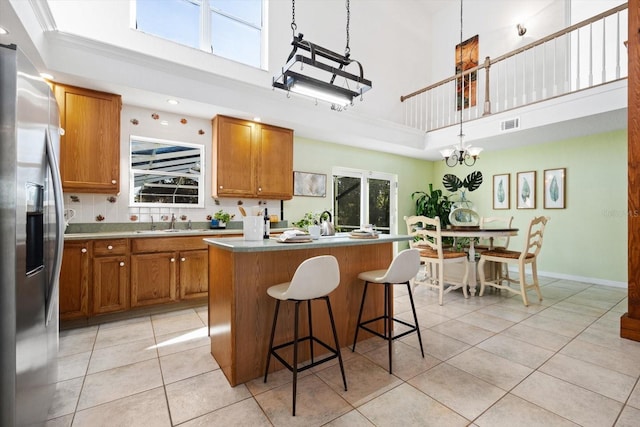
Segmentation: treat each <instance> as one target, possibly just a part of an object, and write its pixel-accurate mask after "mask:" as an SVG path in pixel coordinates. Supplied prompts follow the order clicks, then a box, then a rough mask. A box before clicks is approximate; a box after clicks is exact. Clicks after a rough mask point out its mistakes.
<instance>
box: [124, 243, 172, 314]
mask: <svg viewBox="0 0 640 427" xmlns="http://www.w3.org/2000/svg"><path fill="white" fill-rule="evenodd" d="M177 255H178V254H177V253H175V252H161V253H155V254H137V255H131V307H140V306H145V305H152V304H161V303H168V302H175V301H177V298H176V288H177V286H176V282H177V272H176V262H177V260H176V258H177Z"/></svg>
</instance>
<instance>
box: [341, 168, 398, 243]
mask: <svg viewBox="0 0 640 427" xmlns="http://www.w3.org/2000/svg"><path fill="white" fill-rule="evenodd" d="M396 183H397V178H396V176H395V175H391V174H386V173H381V172H371V171H361V170H354V169H343V168H336V169H334V171H333V197H334V199H333V212H334V223H335V225H336V227H339V229H340V231H351V230H356V229H358V228H360V227H361V226H362V225H365V224H372V225H375V226H376V228H377V229H378V230H379V231H381V232H382V233H391V231H394V232H395V231H396V228H397V221H396V210H397V192H396Z"/></svg>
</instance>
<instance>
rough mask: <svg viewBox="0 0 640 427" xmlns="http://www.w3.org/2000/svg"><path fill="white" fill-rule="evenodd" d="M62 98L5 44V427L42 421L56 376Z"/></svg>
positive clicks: (0, 241) (1, 386)
mask: <svg viewBox="0 0 640 427" xmlns="http://www.w3.org/2000/svg"><path fill="white" fill-rule="evenodd" d="M59 123H60V122H59V115H58V106H57V104H56V100H55V98H54V96H53V94H52V92H51V89H50V88H49V86H48V85H47V83H46V82H45V81H44V80H43V79H42V78H41V77H40V76H39V73H38V72H37V71H36V69H35V68H34V67H33V66H32V65H31V63H30V62H29V61H28V60H27V58H26V57H25V56H24V55H23V54H22V53H21V51H20V50H19V49H18V48H17V47H16V46H15V45H9V46H6V45H1V44H0V426H2V427H10V426H31V425H41V424H44V422H45V421H46V419H47V413H48V411H49V408H50V406H51V403H52V402H53V395H54V391H55V383H56V379H57V372H56V371H57V362H56V360H57V352H58V276H59V274H60V265H61V261H62V247H63V233H64V218H63V206H62V203H63V202H62V200H63V199H62V187H61V183H60V173H59V168H58V165H57V157H58V153H59V146H60V134H59V131H60V128H59Z"/></svg>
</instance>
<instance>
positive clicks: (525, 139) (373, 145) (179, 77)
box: [0, 0, 626, 160]
mask: <svg viewBox="0 0 640 427" xmlns="http://www.w3.org/2000/svg"><path fill="white" fill-rule="evenodd" d="M447 3H449V4H450V1H445V0H442V1H426V2H421V3H419V6H420V7H424V8H425V13H427V14H432V13H435V12H437V11H438V10H441V9H442V8H444V7H445V6H446V4H447ZM43 4H44V5H45V6H46V2H45V3H41V2H35V1H34V2H26V1H23V0H11V2H9V1H6V0H4V1H0V26H3V27H5V28H7V29H8V30H9V31H10V33H9V35H7V36H0V43H4V44H8V43H15V44H17V45H18V46H20V48H21V49H22V50H24V51H25V53H26V54H27V55H28V56H29V57H30V58H31V60H32V61H33V62H34V63H35V65H36V67H37V68H39V69H40V70H42V71H53V72H54V73H55V77H56V80H58V81H61V82H64V83H67V84H74V85H77V86H82V87H87V88H92V89H96V90H102V91H108V92H112V93H119V94H121V95H122V97H123V102H124V103H125V104H128V105H133V106H139V107H145V108H149V109H154V110H161V109H164V110H165V111H169V112H176V113H180V114H183V115H188V116H193V117H200V118H207V119H209V118H212V117H213V116H215V115H216V114H227V115H233V116H236V117H243V118H247V119H252V118H253V117H254V116H256V115H259V116H260V117H262V119H263V120H264V121H265V122H268V123H272V124H275V125H280V126H284V127H289V128H292V129H294V130H295V132H296V135H297V136H301V137H306V138H311V139H317V140H323V141H328V142H333V143H339V144H346V145H351V146H356V147H360V148H366V149H372V150H378V151H383V152H389V153H394V154H399V155H404V156H410V157H415V158H423V159H430V160H435V159H437V158H438V157H439V154H438V149H440V148H442V146H446V145H447V144H448V143H449V141H455V139H456V138H455V135H457V132H455V133H452V132H454V129H443V130H440V131H437V132H430V133H429V134H428V135H425V134H424V133H423V132H421V131H418V130H415V129H411V128H408V127H405V126H402V125H400V124H398V123H396V122H394V121H391V120H387V119H385V118H384V117H374V116H372V115H366V114H363V113H362V111H361V110H363V109H362V108H360V109H359V108H358V105H356V107H355V108H352V109H350V110H348V111H345V112H335V111H331V110H330V109H329V107H328V106H327V105H326V104H319V105H317V106H316V105H313V103H312V102H310V101H308V100H294V99H287V97H286V94H285V93H281V92H280V91H277V92H276V91H273V90H271V88H270V87H264V86H256V85H252V84H248V83H245V82H241V81H239V80H235V79H231V78H227V77H222V76H220V75H215V74H212V73H207V72H204V71H202V70H200V69H197V68H194V67H190V66H188V65H185V64H182V63H175V62H171V61H166V60H162V59H158V58H155V57H152V56H149V55H144V54H140V53H138V52H133V51H128V50H126V49H122V48H119V47H115V46H113V45H109V44H105V43H102V42H99V41H95V40H89V39H86V38H80V37H77V36H73V35H70V34H65V33H61V32H56V31H53V32H45V31H43V30H42V27H43V25H44V26H45V27H46V25H47V22H49V23H50V22H52V17H51V16H48V17H47V16H43V15H46V14H47V11H48V8H47V7H42V5H43ZM412 4H418V2H414V3H412ZM12 5H13V6H14V7H15V9H14V7H12ZM38 5H40V6H41V7H38ZM16 10H17V11H18V13H16ZM18 16H20V18H18ZM34 28H36V29H38V31H35V34H34V30H33V29H34ZM390 78H392V76H390ZM375 88H376V81H374V89H372V92H373V91H374V90H375ZM617 91H618V92H616V96H617V97H618V98H615V97H614V99H615V100H616V101H615V102H614V103H613V104H614V105H611V106H608V107H607V108H606V109H605V110H600V111H584V112H582V113H580V114H581V116H578V117H575V116H573V117H572V116H571V115H567V116H565V117H563V116H562V114H561V113H562V112H563V111H564V112H567V111H572V110H571V109H567V108H558V107H556V108H558V111H559V114H560V115H558V114H546V116H547V121H549V117H550V118H551V120H552V121H551V122H549V123H541V122H539V121H537V117H538V115H539V113H540V110H541V109H542V110H544V109H545V108H546V107H545V106H544V105H543V104H537V105H536V106H533V107H529V111H528V110H527V109H522V110H521V111H518V114H519V115H520V117H523V118H524V120H523V122H524V125H525V126H524V128H523V129H524V130H523V131H521V132H520V134H519V135H518V137H517V138H515V137H514V135H513V133H511V134H509V135H506V136H505V135H500V134H499V132H496V131H495V129H496V128H495V126H494V124H495V121H496V120H500V117H498V116H496V117H491V118H489V119H488V120H486V119H481V120H477V121H476V123H471V124H469V125H467V128H466V129H467V130H466V131H465V133H467V134H471V133H473V129H474V127H476V128H477V129H478V130H477V132H476V133H477V136H476V139H477V141H476V142H475V143H474V145H481V146H484V147H485V150H486V151H490V150H492V149H503V148H505V147H514V144H519V145H523V144H532V143H538V142H547V141H553V140H558V139H562V138H565V137H571V136H578V135H581V134H584V132H585V129H589V130H591V131H593V132H591V133H597V131H601V132H602V131H607V130H613V129H620V128H624V127H626V97H623V98H624V99H623V103H622V104H620V102H619V97H620V93H622V92H621V91H626V81H625V82H624V86H623V87H619V88H617ZM400 95H401V94H397V96H398V97H399V96H400ZM168 98H176V99H178V100H179V101H180V104H179V105H177V106H171V105H169V104H167V103H166V100H167V99H168ZM372 98H373V97H372ZM357 102H359V101H357ZM362 102H364V103H366V102H371V101H370V99H369V97H367V96H366V95H365V99H364V100H363V101H362ZM554 103H555V105H557V104H558V103H559V101H558V100H556V101H554ZM595 104H596V105H601V104H602V103H598V102H596V103H595ZM577 105H581V103H579V102H578V103H577ZM551 107H552V108H553V106H551ZM579 110H580V108H578V110H576V111H579ZM528 114H530V117H531V120H527V117H528V116H527V115H528ZM590 116H593V118H590ZM507 118H508V117H507ZM483 123H484V124H483ZM483 127H484V129H483ZM507 140H508V142H505V141H507Z"/></svg>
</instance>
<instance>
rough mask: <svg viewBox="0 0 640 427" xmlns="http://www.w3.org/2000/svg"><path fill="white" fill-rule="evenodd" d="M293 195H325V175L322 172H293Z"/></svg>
mask: <svg viewBox="0 0 640 427" xmlns="http://www.w3.org/2000/svg"><path fill="white" fill-rule="evenodd" d="M293 195H294V196H310V197H326V195H327V175H325V174H322V173H310V172H295V171H294V172H293Z"/></svg>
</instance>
